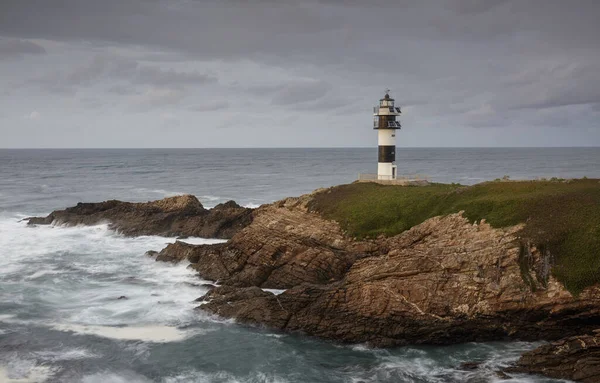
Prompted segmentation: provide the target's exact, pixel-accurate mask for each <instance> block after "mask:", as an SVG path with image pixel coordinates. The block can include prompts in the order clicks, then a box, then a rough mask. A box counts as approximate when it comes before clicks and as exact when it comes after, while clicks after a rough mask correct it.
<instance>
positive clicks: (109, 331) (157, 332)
mask: <svg viewBox="0 0 600 383" xmlns="http://www.w3.org/2000/svg"><path fill="white" fill-rule="evenodd" d="M52 327H53V328H54V329H55V330H59V331H67V332H74V333H76V334H79V335H95V336H100V337H104V338H111V339H119V340H141V341H144V342H154V343H166V342H178V341H181V340H184V339H185V338H186V337H187V336H188V335H187V334H186V332H185V331H182V330H179V329H178V328H176V327H169V326H150V325H149V326H137V327H136V326H127V327H113V326H91V325H76V324H59V325H55V326H52Z"/></svg>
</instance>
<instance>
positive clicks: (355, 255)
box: [161, 199, 600, 346]
mask: <svg viewBox="0 0 600 383" xmlns="http://www.w3.org/2000/svg"><path fill="white" fill-rule="evenodd" d="M304 206H305V205H304V203H303V202H302V200H301V199H296V200H292V201H290V200H289V199H288V200H285V201H283V202H279V203H276V204H273V205H269V206H263V207H262V208H260V209H257V211H256V212H255V218H254V221H253V222H252V224H251V225H249V226H247V227H246V228H245V229H243V230H242V231H240V232H239V233H237V234H236V235H235V236H234V237H233V238H232V239H231V240H230V241H229V242H228V243H225V244H219V245H213V246H206V245H202V246H193V245H181V244H180V245H177V244H174V245H169V246H170V247H171V248H170V249H169V247H167V249H165V250H163V251H165V253H166V254H165V255H168V254H169V253H171V254H170V255H169V257H170V258H177V257H178V256H179V257H186V258H187V259H189V260H191V261H195V262H196V263H193V264H192V266H193V267H194V268H195V269H196V270H198V271H199V273H200V275H201V276H202V278H205V279H211V280H218V281H219V283H221V284H222V285H224V286H221V287H218V288H215V289H213V290H212V291H210V292H209V293H208V294H207V295H206V296H205V298H206V300H207V302H205V303H204V304H203V305H201V307H202V308H203V309H205V310H207V311H209V312H212V313H215V314H218V315H221V316H224V317H228V318H235V319H236V320H238V321H239V322H242V323H250V324H260V325H265V326H268V327H272V328H275V329H279V330H283V331H290V332H302V333H305V334H308V335H313V336H317V337H322V338H327V339H332V340H336V341H340V342H350V343H369V344H371V345H373V346H398V345H405V344H453V343H461V342H470V341H491V340H506V339H523V340H540V339H548V340H555V339H559V338H561V337H564V336H566V335H576V334H579V333H581V332H585V331H590V330H591V329H593V328H594V327H593V326H595V324H596V323H599V321H600V293H599V291H600V289H598V288H588V289H587V290H584V291H583V292H582V293H581V294H580V295H579V296H578V297H574V296H572V295H571V294H570V293H569V292H568V291H567V290H566V289H565V288H564V286H563V285H562V284H561V283H559V282H558V281H556V280H555V279H554V278H553V276H552V275H550V274H549V273H548V272H544V270H546V269H544V268H543V267H541V266H540V265H543V264H544V263H545V262H546V261H547V256H548V255H547V254H546V253H544V252H541V251H540V250H538V249H537V248H536V247H535V246H533V245H530V244H522V243H520V242H519V238H518V232H519V230H520V229H521V226H514V227H509V228H505V229H495V228H492V227H491V226H490V225H489V224H487V223H486V222H480V224H478V225H475V226H474V225H472V223H470V222H469V221H468V220H467V219H466V218H464V217H463V216H462V214H461V213H456V214H451V215H448V216H445V217H435V218H431V219H429V220H427V221H425V222H423V223H422V224H420V225H417V226H415V227H413V228H412V229H410V230H408V231H406V232H404V233H402V234H399V235H397V236H394V237H391V238H386V237H382V238H380V239H378V240H376V241H371V242H368V241H367V242H361V241H352V240H350V239H349V238H347V237H345V236H344V235H343V233H342V232H341V231H340V229H339V227H338V226H337V224H335V223H333V222H330V221H326V220H323V219H322V218H321V217H320V216H318V215H316V214H313V213H309V212H307V211H306V210H305V208H304ZM175 246H181V248H179V249H177V248H175ZM359 250H360V252H359ZM161 253H162V252H161ZM172 253H175V254H172ZM259 287H262V288H282V289H287V291H285V292H284V293H282V294H280V295H278V296H274V295H272V294H270V293H266V292H264V291H262V290H261V289H260V288H259Z"/></svg>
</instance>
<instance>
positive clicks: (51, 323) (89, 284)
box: [0, 148, 600, 383]
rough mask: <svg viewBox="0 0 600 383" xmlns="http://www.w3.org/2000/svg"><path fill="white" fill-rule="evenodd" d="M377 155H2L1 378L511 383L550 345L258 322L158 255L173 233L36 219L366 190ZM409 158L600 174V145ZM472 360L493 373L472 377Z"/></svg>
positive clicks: (463, 177)
mask: <svg viewBox="0 0 600 383" xmlns="http://www.w3.org/2000/svg"><path fill="white" fill-rule="evenodd" d="M375 161H376V150H375V149H373V148H368V149H367V148H360V149H194V150H193V149H189V150H161V149H148V150H0V383H4V382H98V383H100V382H127V383H138V382H165V383H167V382H173V383H174V382H256V383H258V382H472V383H475V382H501V381H502V380H501V379H500V378H498V377H497V376H496V375H495V374H494V371H495V370H496V369H497V368H500V367H502V366H504V365H507V364H508V363H510V362H511V361H514V360H516V359H517V358H518V356H519V354H520V353H522V352H523V351H525V350H529V349H531V348H534V347H535V346H537V344H534V343H527V342H490V343H469V344H462V345H455V346H450V347H402V348H396V349H390V350H381V349H370V348H367V347H365V346H364V345H353V346H349V345H338V344H334V343H331V342H325V341H321V340H317V339H313V338H309V337H303V336H298V335H286V334H280V333H276V332H272V331H269V330H266V329H257V328H248V327H245V326H240V325H237V324H236V323H234V322H233V321H230V320H223V319H221V318H217V317H214V316H211V315H208V314H207V313H204V312H202V311H200V310H195V309H194V308H195V307H196V306H197V303H196V302H193V301H194V299H196V298H197V297H199V296H201V295H203V294H204V293H205V292H206V290H205V289H204V288H203V287H202V286H201V284H202V283H203V281H202V280H200V279H199V278H198V277H197V276H195V275H194V273H193V272H192V271H190V270H188V269H187V268H186V265H185V264H180V265H171V264H164V263H159V262H154V261H153V260H152V259H149V258H147V257H145V256H144V253H145V252H146V251H147V250H160V249H161V248H162V247H164V246H165V245H166V244H167V243H169V242H172V241H173V240H174V239H172V238H164V237H157V236H145V237H137V238H126V237H122V236H120V235H118V234H116V233H114V232H111V231H110V230H108V229H107V227H106V226H105V225H98V226H93V227H59V226H40V227H27V226H26V225H25V223H24V222H23V221H21V220H22V219H23V218H25V217H28V216H32V215H44V214H47V213H49V212H50V211H52V210H54V209H57V208H63V207H66V206H71V205H74V204H76V203H77V202H80V201H85V202H92V201H102V200H107V199H113V198H114V199H121V200H128V201H147V200H152V199H159V198H163V197H166V196H173V195H177V194H183V193H191V194H194V195H196V196H197V197H198V198H199V199H200V200H201V202H202V203H203V204H204V205H205V206H207V207H211V206H214V205H216V204H217V203H220V202H224V201H227V200H229V199H234V200H236V201H237V202H238V203H240V204H242V205H246V206H258V205H260V204H262V203H268V202H272V201H274V200H277V199H280V198H283V197H286V196H294V195H299V194H302V193H306V192H310V191H312V190H314V189H316V188H319V187H327V186H331V185H335V184H341V183H348V182H352V181H354V180H355V179H356V177H357V175H358V173H369V172H373V171H374V168H375V166H376V165H375ZM397 162H398V166H399V169H400V170H399V172H400V173H402V174H421V175H424V176H427V177H428V178H429V179H430V180H432V181H438V182H460V183H463V184H472V183H476V182H480V181H484V180H490V179H495V178H500V177H503V176H504V175H509V176H510V177H511V178H513V179H532V178H538V177H546V178H550V177H554V176H556V177H562V178H569V177H583V176H587V177H598V178H600V149H598V148H585V149H584V148H551V149H402V148H399V149H398V161H397ZM188 241H191V242H194V243H216V242H218V240H209V239H202V238H190V239H188ZM120 297H125V298H122V299H119V298H120ZM466 361H480V362H482V364H481V367H480V368H479V369H478V370H475V371H461V370H459V369H457V367H458V366H459V365H460V364H461V363H462V362H466ZM510 381H511V382H556V381H555V380H550V379H545V378H541V377H535V376H526V375H518V376H516V377H515V379H514V380H510Z"/></svg>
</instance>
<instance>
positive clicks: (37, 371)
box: [0, 355, 60, 383]
mask: <svg viewBox="0 0 600 383" xmlns="http://www.w3.org/2000/svg"><path fill="white" fill-rule="evenodd" d="M59 370H60V368H58V367H56V366H46V365H41V364H38V363H37V362H36V361H33V360H28V359H20V358H18V357H17V356H16V355H11V356H4V355H3V361H2V362H0V382H2V383H43V382H46V381H47V380H48V379H50V378H51V377H52V376H53V375H54V374H55V373H57V372H58V371H59Z"/></svg>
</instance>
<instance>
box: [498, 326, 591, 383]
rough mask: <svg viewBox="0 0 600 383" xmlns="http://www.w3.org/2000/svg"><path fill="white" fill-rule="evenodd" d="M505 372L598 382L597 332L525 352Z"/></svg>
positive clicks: (589, 382) (588, 382) (586, 382)
mask: <svg viewBox="0 0 600 383" xmlns="http://www.w3.org/2000/svg"><path fill="white" fill-rule="evenodd" d="M506 371H508V372H521V373H529V374H540V375H545V376H548V377H550V378H555V379H568V380H574V381H576V382H584V383H598V382H600V330H597V331H595V332H593V333H592V334H589V335H579V336H573V337H569V338H565V339H561V340H559V341H557V342H554V343H550V344H545V345H543V346H540V347H538V348H536V349H535V350H533V351H529V352H527V353H525V354H523V356H521V358H520V359H519V360H518V361H517V363H516V364H515V366H513V367H510V368H508V369H506Z"/></svg>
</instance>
